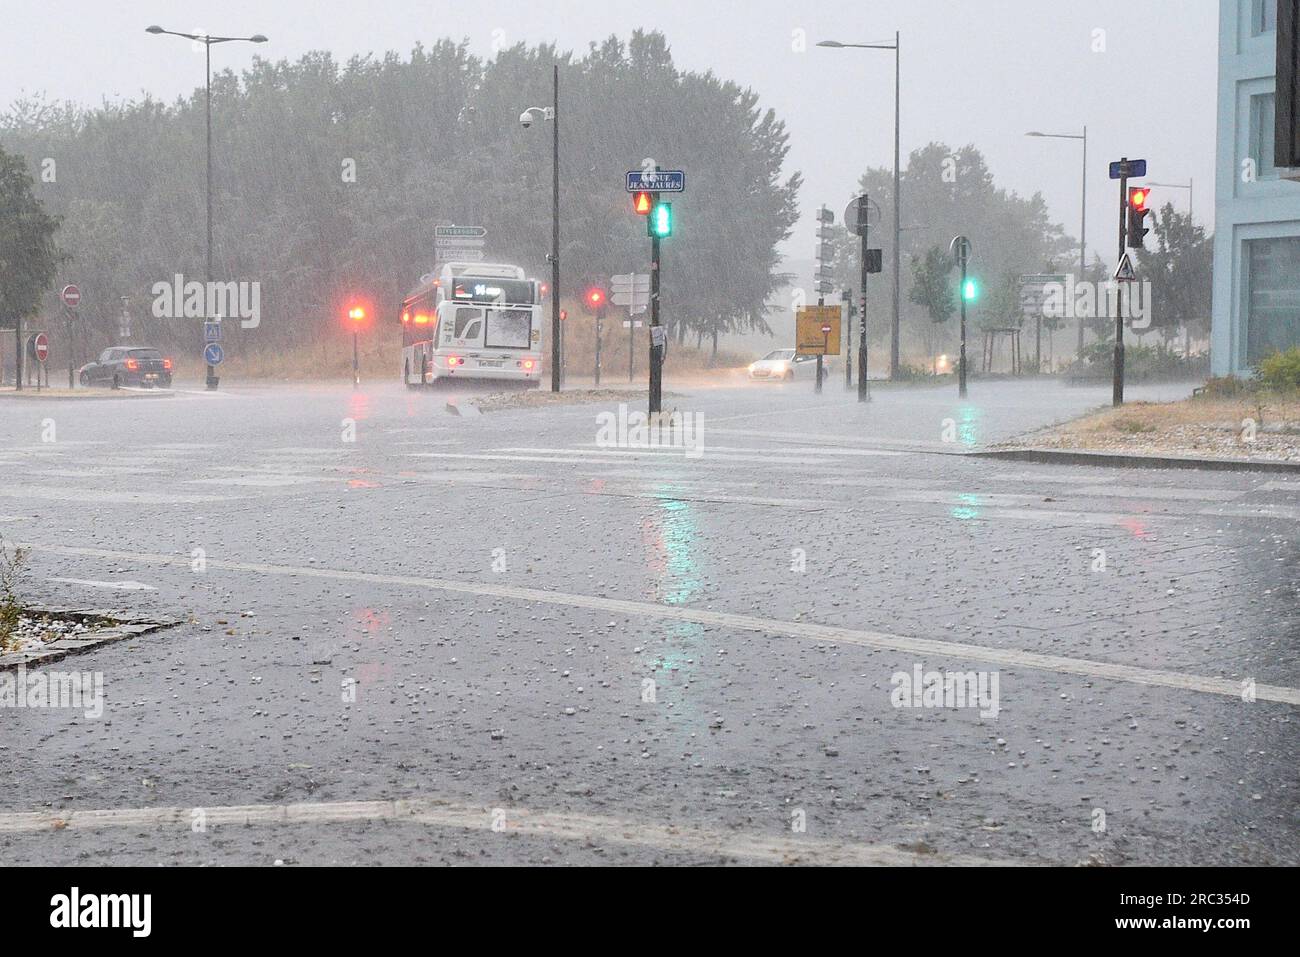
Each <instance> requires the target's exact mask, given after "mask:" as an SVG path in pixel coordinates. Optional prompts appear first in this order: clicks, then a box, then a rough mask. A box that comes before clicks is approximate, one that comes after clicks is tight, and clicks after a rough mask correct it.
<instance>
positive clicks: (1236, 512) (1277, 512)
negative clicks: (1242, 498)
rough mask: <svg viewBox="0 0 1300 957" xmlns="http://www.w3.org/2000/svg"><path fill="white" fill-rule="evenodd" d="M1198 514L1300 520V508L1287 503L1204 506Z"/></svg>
mask: <svg viewBox="0 0 1300 957" xmlns="http://www.w3.org/2000/svg"><path fill="white" fill-rule="evenodd" d="M1196 514H1198V515H1210V516H1213V517H1214V518H1281V519H1286V520H1287V521H1291V522H1300V508H1292V507H1290V506H1287V505H1253V506H1252V505H1234V506H1232V507H1231V508H1204V509H1201V510H1200V511H1199V512H1197V513H1196Z"/></svg>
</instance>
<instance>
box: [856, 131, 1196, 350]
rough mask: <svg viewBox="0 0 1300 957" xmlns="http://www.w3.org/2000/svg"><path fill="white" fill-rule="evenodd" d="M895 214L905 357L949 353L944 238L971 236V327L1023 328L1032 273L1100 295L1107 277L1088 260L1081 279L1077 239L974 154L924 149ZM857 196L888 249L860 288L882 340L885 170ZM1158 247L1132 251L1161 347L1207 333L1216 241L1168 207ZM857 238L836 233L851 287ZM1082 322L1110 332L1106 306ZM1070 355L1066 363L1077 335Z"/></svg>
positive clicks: (948, 265) (1039, 202) (888, 264)
mask: <svg viewBox="0 0 1300 957" xmlns="http://www.w3.org/2000/svg"><path fill="white" fill-rule="evenodd" d="M901 180H902V189H903V217H904V222H903V224H902V242H903V250H902V259H903V266H904V270H905V271H904V275H903V277H902V288H903V290H904V292H903V300H904V301H903V303H902V327H903V328H902V332H903V345H904V350H903V351H904V354H905V355H906V354H908V353H909V352H910V353H911V354H912V355H916V354H918V353H923V354H924V355H926V356H929V357H933V356H935V355H936V354H937V353H939V352H952V351H953V350H954V349H955V346H956V343H957V338H958V332H957V329H956V328H955V326H956V323H950V322H949V321H948V320H950V319H952V318H953V317H954V316H955V314H956V312H957V307H958V302H957V282H956V276H955V274H954V270H955V266H954V264H953V261H952V257H951V254H950V252H949V242H950V240H951V238H952V237H953V236H955V235H958V234H965V235H966V236H968V237H970V238H971V240H972V241H973V243H974V245H975V259H974V261H973V263H972V266H971V274H972V275H973V276H975V277H977V278H978V282H979V285H980V295H979V298H978V300H977V301H976V302H974V303H973V304H971V306H970V307H969V310H968V319H969V321H970V324H971V326H972V328H974V329H975V330H977V331H978V330H980V329H982V328H1013V327H1014V328H1019V327H1021V325H1022V324H1023V323H1024V321H1025V317H1024V313H1023V308H1022V304H1021V288H1020V277H1021V276H1023V275H1025V274H1029V273H1049V274H1071V275H1075V276H1076V278H1081V279H1083V280H1086V281H1087V282H1089V283H1091V284H1092V288H1093V289H1098V290H1100V289H1102V288H1103V287H1104V286H1105V284H1106V283H1107V282H1108V281H1109V279H1110V275H1111V269H1110V268H1109V267H1107V266H1106V265H1105V264H1104V263H1103V262H1102V261H1101V259H1100V258H1099V257H1097V256H1096V255H1095V254H1094V256H1093V260H1092V262H1090V263H1089V268H1088V270H1087V271H1086V274H1085V275H1084V276H1082V277H1078V276H1077V269H1078V248H1079V247H1078V240H1077V239H1075V238H1074V237H1071V236H1068V235H1066V234H1065V232H1064V230H1063V228H1062V227H1061V226H1060V225H1059V224H1057V223H1054V222H1052V221H1051V219H1050V217H1049V216H1048V212H1047V207H1046V203H1045V202H1044V200H1043V198H1042V197H1041V195H1038V194H1035V195H1033V196H1031V197H1029V198H1027V199H1026V198H1024V197H1021V196H1018V195H1016V194H1015V193H1010V192H1008V191H1006V190H1003V189H999V188H998V187H997V186H996V184H995V183H994V180H993V176H992V173H991V172H990V170H989V168H988V166H987V163H986V162H985V160H984V157H983V155H982V154H981V153H980V151H979V150H978V149H976V148H975V147H974V146H970V145H968V146H965V147H962V148H960V149H953V148H952V147H950V146H949V145H947V144H945V143H931V144H929V145H927V146H926V147H924V148H922V149H919V150H916V151H914V152H913V153H912V154H911V156H910V157H909V159H908V163H907V166H906V168H905V169H904V170H903V173H902V176H901ZM859 187H860V191H861V192H862V193H865V194H866V195H868V196H869V197H871V199H872V200H873V201H874V202H875V203H876V204H877V205H878V206H879V208H880V214H881V215H880V221H879V222H878V223H876V224H875V225H873V227H872V245H873V246H885V247H886V251H887V255H886V256H885V262H884V266H885V271H884V273H883V274H881V275H879V276H873V277H872V280H871V282H870V284H869V285H868V289H867V299H868V310H869V316H870V317H871V320H870V321H871V329H872V330H873V335H874V337H875V338H876V339H877V340H878V341H880V342H881V343H882V344H883V342H885V341H887V336H888V322H887V317H888V316H889V315H890V313H891V310H892V303H891V296H892V287H893V275H892V266H893V264H892V261H891V259H892V257H891V256H890V255H888V248H887V247H888V246H889V244H890V242H891V241H892V235H893V229H894V225H893V188H894V184H893V173H892V170H890V169H887V168H873V169H869V170H868V171H867V172H866V173H865V174H864V175H863V177H862V178H861V180H860V182H859ZM1153 236H1154V242H1153V240H1152V238H1148V247H1149V248H1147V249H1145V250H1141V251H1139V252H1138V253H1137V254H1136V265H1137V267H1138V270H1139V273H1140V275H1141V278H1142V279H1144V280H1148V281H1150V283H1151V287H1150V288H1151V297H1150V301H1151V327H1150V331H1151V332H1155V333H1158V334H1160V335H1161V336H1162V337H1163V338H1164V339H1166V340H1169V339H1172V338H1173V337H1174V336H1176V335H1177V334H1178V333H1179V332H1180V331H1181V332H1182V333H1183V334H1184V336H1190V334H1191V333H1192V332H1195V333H1196V334H1197V335H1202V334H1204V333H1205V332H1206V331H1207V330H1208V325H1209V317H1210V296H1211V264H1212V259H1213V255H1212V251H1213V241H1212V237H1210V236H1207V234H1206V231H1205V229H1204V227H1201V226H1198V225H1195V224H1194V223H1193V222H1192V220H1191V217H1190V215H1185V214H1180V213H1178V212H1176V211H1175V210H1174V209H1173V207H1172V206H1170V205H1166V206H1165V207H1164V208H1163V209H1162V210H1160V213H1159V216H1158V217H1157V220H1156V224H1155V228H1154V230H1153ZM858 244H859V241H858V240H857V238H856V237H850V236H849V235H848V233H847V232H846V231H843V230H841V231H840V232H839V238H838V240H837V246H836V274H837V275H836V278H837V280H838V282H840V283H842V284H843V285H844V286H846V287H848V288H855V287H856V285H857V282H858V278H859V277H858ZM1098 313H1099V314H1098V315H1096V316H1092V317H1089V318H1087V319H1086V321H1085V325H1086V326H1087V328H1088V330H1089V331H1090V333H1091V335H1092V336H1093V337H1095V338H1105V337H1107V336H1110V335H1111V334H1112V330H1113V319H1111V318H1109V313H1107V311H1106V310H1105V309H1104V308H1101V309H1099V310H1098ZM1076 322H1077V320H1076V319H1074V318H1064V317H1048V318H1045V319H1044V323H1043V329H1044V331H1045V333H1046V334H1047V335H1048V336H1049V337H1050V336H1051V335H1052V334H1053V333H1055V332H1058V331H1060V330H1062V329H1064V328H1066V327H1069V328H1070V329H1073V328H1074V326H1075V323H1076ZM1067 338H1068V341H1069V342H1070V343H1071V346H1070V348H1069V349H1068V350H1067V354H1068V355H1069V356H1073V354H1074V347H1073V342H1074V339H1073V335H1071V336H1069V337H1067Z"/></svg>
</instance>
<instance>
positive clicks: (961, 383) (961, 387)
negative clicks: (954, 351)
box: [957, 256, 966, 399]
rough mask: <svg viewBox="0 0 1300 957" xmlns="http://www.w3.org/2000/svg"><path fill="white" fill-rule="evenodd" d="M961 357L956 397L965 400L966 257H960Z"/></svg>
mask: <svg viewBox="0 0 1300 957" xmlns="http://www.w3.org/2000/svg"><path fill="white" fill-rule="evenodd" d="M958 288H959V290H960V293H961V294H960V295H959V296H958V297H957V298H959V299H960V300H961V355H960V356H959V357H958V359H957V362H958V366H959V368H958V372H957V397H958V398H961V399H964V398H966V257H965V256H962V257H961V286H960V287H958Z"/></svg>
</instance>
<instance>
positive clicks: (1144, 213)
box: [1125, 186, 1151, 249]
mask: <svg viewBox="0 0 1300 957" xmlns="http://www.w3.org/2000/svg"><path fill="white" fill-rule="evenodd" d="M1150 201H1151V190H1149V189H1147V188H1146V187H1145V186H1131V187H1129V191H1128V227H1127V229H1126V230H1125V234H1126V236H1127V237H1128V248H1129V249H1144V248H1145V247H1146V242H1145V237H1146V234H1147V233H1149V232H1151V230H1150V229H1148V228H1147V226H1146V218H1147V217H1148V216H1150V215H1151V210H1150V209H1148V208H1147V206H1148V204H1149V203H1150Z"/></svg>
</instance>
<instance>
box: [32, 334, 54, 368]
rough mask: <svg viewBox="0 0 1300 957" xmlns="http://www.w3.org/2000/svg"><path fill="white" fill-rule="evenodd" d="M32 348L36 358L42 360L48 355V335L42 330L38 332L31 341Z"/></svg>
mask: <svg viewBox="0 0 1300 957" xmlns="http://www.w3.org/2000/svg"><path fill="white" fill-rule="evenodd" d="M33 348H34V349H35V351H36V360H37V361H38V362H44V361H45V360H46V359H48V358H49V357H50V337H49V336H47V335H46V334H45V333H43V332H38V333H37V334H36V339H35V341H34V342H33Z"/></svg>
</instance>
